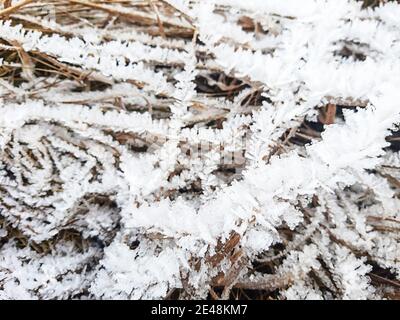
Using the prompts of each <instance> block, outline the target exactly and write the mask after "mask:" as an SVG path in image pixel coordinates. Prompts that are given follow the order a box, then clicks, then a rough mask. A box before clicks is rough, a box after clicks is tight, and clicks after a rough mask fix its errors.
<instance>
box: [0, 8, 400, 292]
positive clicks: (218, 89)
mask: <svg viewBox="0 0 400 320" xmlns="http://www.w3.org/2000/svg"><path fill="white" fill-rule="evenodd" d="M3 2H4V4H5V7H6V8H5V9H3V10H1V11H0V19H8V20H11V21H12V23H13V24H22V25H23V26H24V27H25V28H28V29H32V30H38V31H41V32H43V33H45V34H49V35H51V34H60V35H62V36H65V37H70V36H72V34H70V33H69V32H68V31H65V30H61V29H52V28H50V27H48V26H44V25H41V24H40V23H39V21H36V20H35V19H32V17H33V18H34V17H42V16H45V15H47V14H48V12H49V10H50V11H51V14H53V15H54V17H55V20H56V21H57V23H58V24H60V25H64V26H68V25H70V24H72V23H77V22H80V23H82V24H83V25H89V26H95V27H97V28H104V27H105V26H107V25H108V23H109V22H110V21H113V24H114V26H117V30H123V29H124V28H125V29H126V30H129V29H130V28H135V30H137V31H140V32H144V33H147V34H149V35H151V36H161V37H164V38H175V39H192V38H193V37H194V35H195V28H194V27H193V26H192V23H191V21H190V19H189V18H188V17H186V16H185V15H183V14H181V13H180V12H177V11H176V9H174V8H172V7H171V6H169V5H168V4H167V3H165V2H164V1H127V0H99V1H90V2H89V1H84V0H69V1H33V0H25V1H21V2H20V3H18V4H17V5H14V6H11V2H10V1H7V0H5V1H3ZM384 2H386V1H385V0H364V5H365V7H368V6H371V7H373V6H376V5H379V3H384ZM115 5H118V6H115ZM123 8H129V12H128V10H126V11H125V10H123ZM175 14H178V15H179V14H180V15H181V17H182V19H181V21H182V22H181V23H180V22H177V21H176V19H173V17H174V15H175ZM242 23H243V28H244V29H246V30H250V29H255V28H256V26H254V24H253V22H252V21H251V19H250V20H249V19H248V18H246V17H243V20H242ZM104 40H107V39H106V38H105V39H104ZM66 50H68V49H67V48H66ZM0 58H3V59H4V60H5V61H6V62H8V66H3V67H0V79H1V80H3V81H4V82H5V83H9V84H12V85H14V86H16V87H18V86H19V85H20V84H21V83H23V82H24V81H26V79H27V78H28V79H29V77H46V76H50V75H58V76H59V79H70V80H73V81H74V82H76V84H77V85H78V86H79V87H80V90H82V91H90V90H101V89H104V88H107V87H108V86H109V85H110V83H111V82H110V79H108V78H106V77H104V76H102V75H100V74H97V73H96V72H92V71H91V70H82V69H81V68H79V67H76V66H73V65H70V64H68V63H64V62H61V61H58V60H57V59H56V58H55V57H51V56H49V55H47V54H45V53H43V52H39V51H32V52H26V51H24V49H23V48H22V47H21V46H20V44H19V43H16V42H12V43H10V42H8V41H6V40H5V39H2V38H1V35H0ZM166 67H168V66H166ZM204 74H205V76H204V77H198V78H197V79H196V84H197V89H198V91H200V92H203V93H205V94H208V95H210V96H220V97H227V99H229V98H230V97H233V96H234V95H236V94H237V93H238V92H240V90H241V89H243V88H245V87H249V84H248V83H247V82H246V80H245V79H237V78H232V77H230V76H227V75H225V74H223V73H221V72H219V71H218V70H205V72H204ZM207 77H208V79H212V80H213V83H214V84H213V85H209V81H207ZM131 82H132V83H133V84H134V85H136V86H137V87H139V88H141V87H142V84H141V83H140V82H137V81H134V80H132V81H131ZM51 85H52V84H51V83H49V84H48V86H51ZM32 94H34V93H32ZM166 98H168V97H166ZM261 102H262V97H261V95H260V91H259V90H258V89H257V88H254V91H253V92H252V93H251V95H249V96H247V97H246V98H245V99H244V100H243V106H244V107H249V108H248V111H247V112H248V113H250V112H251V111H252V110H256V109H257V108H258V107H259V106H260V104H261ZM364 105H365V104H364V102H362V101H335V102H333V103H331V104H328V105H327V106H326V108H325V109H323V110H321V114H320V117H319V122H318V123H310V122H307V121H304V123H303V124H302V125H301V126H300V127H298V128H294V130H292V131H290V132H287V133H285V136H284V137H283V139H282V141H283V143H282V148H285V145H290V144H299V145H304V144H306V143H308V142H310V141H311V139H315V138H317V139H318V137H320V134H321V131H322V130H323V125H325V124H331V123H334V122H335V121H336V119H337V118H338V117H341V114H342V110H343V109H344V108H354V107H355V106H361V107H363V106H364ZM114 106H115V107H116V108H121V105H120V101H119V100H118V99H115V101H114ZM193 107H194V108H198V109H199V110H201V109H202V108H207V106H201V105H199V106H193ZM149 108H151V109H150V110H152V112H154V115H155V117H158V118H162V117H167V116H168V108H167V106H165V105H164V106H163V105H161V104H160V105H158V106H149ZM198 121H200V122H207V123H209V125H210V126H214V127H216V128H218V127H220V126H221V124H222V122H223V121H224V114H223V113H221V114H215V115H211V116H208V117H206V118H202V117H199V119H198ZM191 125H193V124H191ZM132 139H134V137H131V136H127V135H126V134H125V135H123V136H118V140H119V141H120V142H121V141H129V140H132ZM388 141H390V142H391V144H392V148H394V149H397V148H398V146H399V145H400V143H399V133H398V132H397V133H393V135H392V136H390V137H388ZM276 152H279V150H278V149H277V150H276ZM393 179H394V178H392V182H393V183H394V184H398V183H399V182H398V181H397V180H396V179H394V180H395V181H393ZM371 221H373V224H374V226H375V228H381V229H382V228H384V225H383V224H382V223H381V221H379V218H376V219H374V218H372V217H371ZM0 224H6V221H5V219H4V218H2V217H1V216H0ZM6 229H7V231H8V235H9V238H13V239H14V240H15V241H16V242H17V243H18V245H19V246H21V247H23V246H30V247H31V248H33V249H34V250H35V251H37V252H39V253H47V252H50V251H51V248H52V247H53V246H54V244H55V243H57V241H59V240H60V239H68V240H73V241H74V243H76V246H77V248H82V247H84V246H85V245H86V242H87V241H91V240H90V239H88V240H84V239H83V238H82V236H81V235H80V234H79V232H77V231H75V230H73V229H66V230H63V231H62V232H60V234H58V235H57V236H56V237H54V238H53V239H51V240H48V241H45V242H42V243H35V242H32V241H29V239H28V238H27V237H26V236H24V234H23V233H22V232H20V231H19V230H18V229H16V228H13V227H12V226H9V225H7V226H6ZM281 231H282V232H284V233H285V232H286V233H287V236H288V238H289V237H290V233H291V231H290V230H281ZM391 231H393V230H387V232H391ZM3 241H4V240H3ZM337 241H339V240H337ZM238 243H239V239H237V237H236V236H235V235H232V237H231V239H230V240H229V241H228V242H226V243H221V244H220V251H219V253H218V254H217V255H215V256H212V257H209V259H210V261H211V262H212V263H213V264H216V265H217V264H219V263H221V261H222V260H223V259H224V258H226V257H229V258H230V260H231V262H232V263H233V266H234V268H233V269H232V270H230V271H229V272H228V273H227V274H220V275H218V276H217V277H215V279H214V287H213V289H211V290H210V294H209V298H210V299H218V298H220V297H225V298H227V297H230V298H232V299H276V298H277V291H276V290H277V289H279V288H282V287H285V286H287V285H288V284H289V283H290V276H287V277H283V278H282V277H277V276H271V275H269V274H268V273H269V272H270V271H271V270H273V269H274V268H275V267H276V266H277V265H278V264H279V262H280V259H279V254H280V252H282V251H283V250H282V248H280V247H279V246H277V247H276V248H275V253H276V256H277V259H276V260H270V261H267V262H259V263H255V264H254V269H257V270H258V271H264V272H265V278H264V279H258V280H257V281H256V282H251V283H250V282H246V283H241V282H235V280H236V277H237V275H238V269H239V268H240V266H241V264H243V263H245V261H244V259H245V258H244V257H242V256H241V251H240V248H239V247H238ZM342 244H343V243H342ZM0 245H1V243H0ZM343 245H346V246H348V245H347V244H343ZM349 247H350V248H351V246H349ZM371 278H372V281H373V283H374V284H375V285H377V286H389V287H391V288H392V290H391V291H388V294H387V295H388V298H392V299H400V282H399V281H397V280H394V279H393V275H392V274H391V273H390V272H389V271H388V270H383V269H381V268H379V267H378V266H375V268H374V270H373V272H372V273H371ZM234 283H235V284H234ZM178 296H180V297H182V291H181V290H173V291H171V292H170V294H169V296H168V297H167V298H169V299H174V298H177V297H178Z"/></svg>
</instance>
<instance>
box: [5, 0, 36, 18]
mask: <svg viewBox="0 0 400 320" xmlns="http://www.w3.org/2000/svg"><path fill="white" fill-rule="evenodd" d="M33 1H34V0H24V1H21V2H19V3H17V4H16V5H15V6H12V7H8V8H6V9H3V10H1V11H0V17H2V16H7V15H9V14H10V13H13V12H15V11H17V10H18V9H20V8H22V7H23V6H25V5H27V4H29V3H31V2H33Z"/></svg>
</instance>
